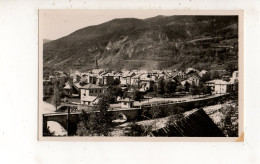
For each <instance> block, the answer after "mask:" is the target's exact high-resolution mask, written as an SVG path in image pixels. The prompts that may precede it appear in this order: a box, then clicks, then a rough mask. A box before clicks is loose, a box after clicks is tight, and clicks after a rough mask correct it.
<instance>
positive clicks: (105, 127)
mask: <svg viewBox="0 0 260 164" xmlns="http://www.w3.org/2000/svg"><path fill="white" fill-rule="evenodd" d="M109 99H110V95H109V94H108V92H106V93H105V94H103V95H101V96H100V97H99V101H98V104H97V106H96V107H95V108H96V110H97V111H99V112H98V113H86V112H84V111H82V112H81V114H80V116H79V120H80V121H79V123H78V125H77V132H76V133H77V135H80V136H108V135H109V132H110V131H111V127H112V116H111V114H110V113H109V112H108V109H109V107H110V103H109Z"/></svg>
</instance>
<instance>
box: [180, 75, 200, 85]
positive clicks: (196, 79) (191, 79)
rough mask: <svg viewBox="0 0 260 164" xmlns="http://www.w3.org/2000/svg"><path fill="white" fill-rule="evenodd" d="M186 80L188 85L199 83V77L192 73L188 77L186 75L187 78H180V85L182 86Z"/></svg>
mask: <svg viewBox="0 0 260 164" xmlns="http://www.w3.org/2000/svg"><path fill="white" fill-rule="evenodd" d="M186 82H187V83H189V84H190V85H192V84H194V85H196V86H199V84H200V77H199V76H198V75H195V74H193V75H191V76H190V77H188V78H187V79H185V80H182V81H181V85H183V86H184V85H185V83H186Z"/></svg>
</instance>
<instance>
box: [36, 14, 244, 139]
mask: <svg viewBox="0 0 260 164" xmlns="http://www.w3.org/2000/svg"><path fill="white" fill-rule="evenodd" d="M241 15H242V12H237V11H230V12H226V13H225V12H221V11H219V12H209V13H208V14H207V12H203V13H201V12H195V11H194V12H183V14H182V13H181V12H177V13H176V12H172V11H168V12H162V11H152V12H149V11H142V10H136V11H132V12H131V11H130V10H126V11H124V10H108V11H107V10H51V9H49V10H39V84H38V85H39V100H38V101H39V111H38V119H39V123H38V124H39V127H38V135H39V136H38V137H39V139H40V140H44V139H46V140H52V139H54V138H55V139H56V140H59V139H60V140H62V139H64V138H77V139H79V140H80V139H81V138H87V140H92V139H95V138H99V139H100V138H101V139H102V140H104V141H106V139H113V138H117V139H118V138H119V140H120V139H123V140H124V141H127V140H133V139H135V138H136V137H138V138H141V139H144V141H146V140H147V141H149V140H150V139H153V138H158V139H170V140H174V139H175V138H178V139H180V138H185V140H188V141H189V140H190V141H192V139H194V138H197V139H199V141H203V140H207V139H210V138H214V139H215V140H213V141H218V139H221V140H222V141H236V140H239V139H240V141H243V110H244V109H243V98H242V97H241V95H242V94H243V64H241V63H243V53H242V51H241V49H242V46H243V40H242V38H241V33H243V28H241V24H242V23H243V22H241V20H242V18H241ZM241 137H242V138H241Z"/></svg>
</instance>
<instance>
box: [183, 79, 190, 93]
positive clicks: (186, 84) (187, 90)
mask: <svg viewBox="0 0 260 164" xmlns="http://www.w3.org/2000/svg"><path fill="white" fill-rule="evenodd" d="M184 87H185V88H184V89H185V91H186V92H189V91H190V83H188V82H187V81H186V82H185V84H184Z"/></svg>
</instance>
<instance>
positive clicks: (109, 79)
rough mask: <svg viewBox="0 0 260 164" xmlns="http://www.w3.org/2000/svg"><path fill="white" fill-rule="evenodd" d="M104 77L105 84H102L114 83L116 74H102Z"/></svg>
mask: <svg viewBox="0 0 260 164" xmlns="http://www.w3.org/2000/svg"><path fill="white" fill-rule="evenodd" d="M102 77H103V84H102V85H112V84H113V83H114V74H113V73H107V74H105V75H103V76H102Z"/></svg>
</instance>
